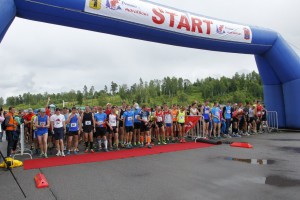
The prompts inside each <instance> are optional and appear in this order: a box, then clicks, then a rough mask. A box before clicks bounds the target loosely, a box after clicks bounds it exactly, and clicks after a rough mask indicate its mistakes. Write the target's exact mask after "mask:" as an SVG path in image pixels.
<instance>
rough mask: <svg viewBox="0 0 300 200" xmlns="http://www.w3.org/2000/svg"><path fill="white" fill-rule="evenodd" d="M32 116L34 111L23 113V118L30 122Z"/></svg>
mask: <svg viewBox="0 0 300 200" xmlns="http://www.w3.org/2000/svg"><path fill="white" fill-rule="evenodd" d="M33 116H34V113H28V114H27V115H25V117H24V120H26V121H28V122H31V118H32V117H33ZM27 126H30V125H29V124H27Z"/></svg>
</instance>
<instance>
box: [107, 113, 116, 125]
mask: <svg viewBox="0 0 300 200" xmlns="http://www.w3.org/2000/svg"><path fill="white" fill-rule="evenodd" d="M108 123H109V125H111V126H117V115H115V114H110V115H109V116H108Z"/></svg>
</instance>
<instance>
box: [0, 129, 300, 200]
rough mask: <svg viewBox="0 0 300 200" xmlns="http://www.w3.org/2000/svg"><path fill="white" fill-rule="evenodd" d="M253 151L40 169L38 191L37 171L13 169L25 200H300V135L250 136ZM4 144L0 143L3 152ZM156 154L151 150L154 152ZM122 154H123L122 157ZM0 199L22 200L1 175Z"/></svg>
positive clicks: (212, 150)
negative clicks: (42, 180)
mask: <svg viewBox="0 0 300 200" xmlns="http://www.w3.org/2000/svg"><path fill="white" fill-rule="evenodd" d="M234 141H244V142H249V143H251V144H252V145H253V146H254V149H242V148H233V147H230V146H229V145H227V144H223V145H220V146H213V147H209V148H203V149H195V150H188V151H180V152H174V153H165V154H159V155H151V156H145V157H137V158H128V159H122V160H114V161H107V162H100V163H89V164H80V165H69V166H61V167H52V168H45V169H41V172H42V173H44V174H45V176H46V178H47V180H48V182H49V184H50V187H49V188H46V189H36V188H35V184H34V180H33V177H34V175H35V174H37V173H38V172H40V170H26V171H24V170H23V168H16V169H13V173H14V175H15V177H16V178H17V182H18V183H19V184H20V186H21V188H22V189H23V191H24V193H25V195H26V197H27V199H43V200H48V199H63V200H68V199H70V200H77V199H78V200H81V199H84V200H89V199H91V200H93V199H104V200H119V199H120V200H135V199H137V200H140V199H143V200H148V199H149V200H150V199H151V200H153V199H154V200H160V199H161V200H166V199H172V200H198V199H205V200H209V199H222V200H224V199H239V200H240V199H245V200H246V199H247V200H249V199H250V200H251V199H264V200H265V199H272V200H274V199H280V200H281V199H289V200H293V199H295V200H296V199H297V200H298V199H300V192H299V191H300V156H299V155H300V154H299V153H300V134H299V133H279V134H263V135H258V136H249V137H244V138H241V139H234ZM4 146H5V142H4V143H0V149H1V150H2V151H3V150H4ZM154 148H155V147H154ZM120 153H122V152H121V151H120ZM0 199H1V200H2V199H3V200H4V199H5V200H6V199H13V200H16V199H24V196H23V194H22V192H21V190H20V189H19V187H18V185H17V183H16V181H15V180H14V178H13V176H12V175H11V174H10V172H9V171H4V170H3V169H0Z"/></svg>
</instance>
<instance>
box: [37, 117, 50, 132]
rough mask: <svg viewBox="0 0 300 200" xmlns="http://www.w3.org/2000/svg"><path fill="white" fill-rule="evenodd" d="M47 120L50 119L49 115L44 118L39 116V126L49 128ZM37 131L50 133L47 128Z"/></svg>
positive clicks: (40, 128)
mask: <svg viewBox="0 0 300 200" xmlns="http://www.w3.org/2000/svg"><path fill="white" fill-rule="evenodd" d="M47 119H48V115H45V116H44V117H42V116H41V115H39V116H38V117H37V120H38V125H39V126H42V125H44V126H47ZM37 130H38V131H39V132H40V133H42V132H43V133H45V132H47V131H48V128H47V127H43V128H42V127H39V128H37Z"/></svg>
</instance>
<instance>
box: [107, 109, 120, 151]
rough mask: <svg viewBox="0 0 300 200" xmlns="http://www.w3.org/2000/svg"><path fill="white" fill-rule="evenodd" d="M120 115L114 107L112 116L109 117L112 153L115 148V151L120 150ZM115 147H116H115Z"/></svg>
mask: <svg viewBox="0 0 300 200" xmlns="http://www.w3.org/2000/svg"><path fill="white" fill-rule="evenodd" d="M117 124H118V115H117V114H116V107H115V106H113V107H112V110H111V114H110V115H109V116H108V127H107V130H108V133H109V135H108V138H109V139H108V140H109V150H110V151H112V150H113V148H114V149H115V150H119V148H118V144H119V138H118V127H117ZM112 138H114V145H113V143H112ZM113 146H114V147H113Z"/></svg>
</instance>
